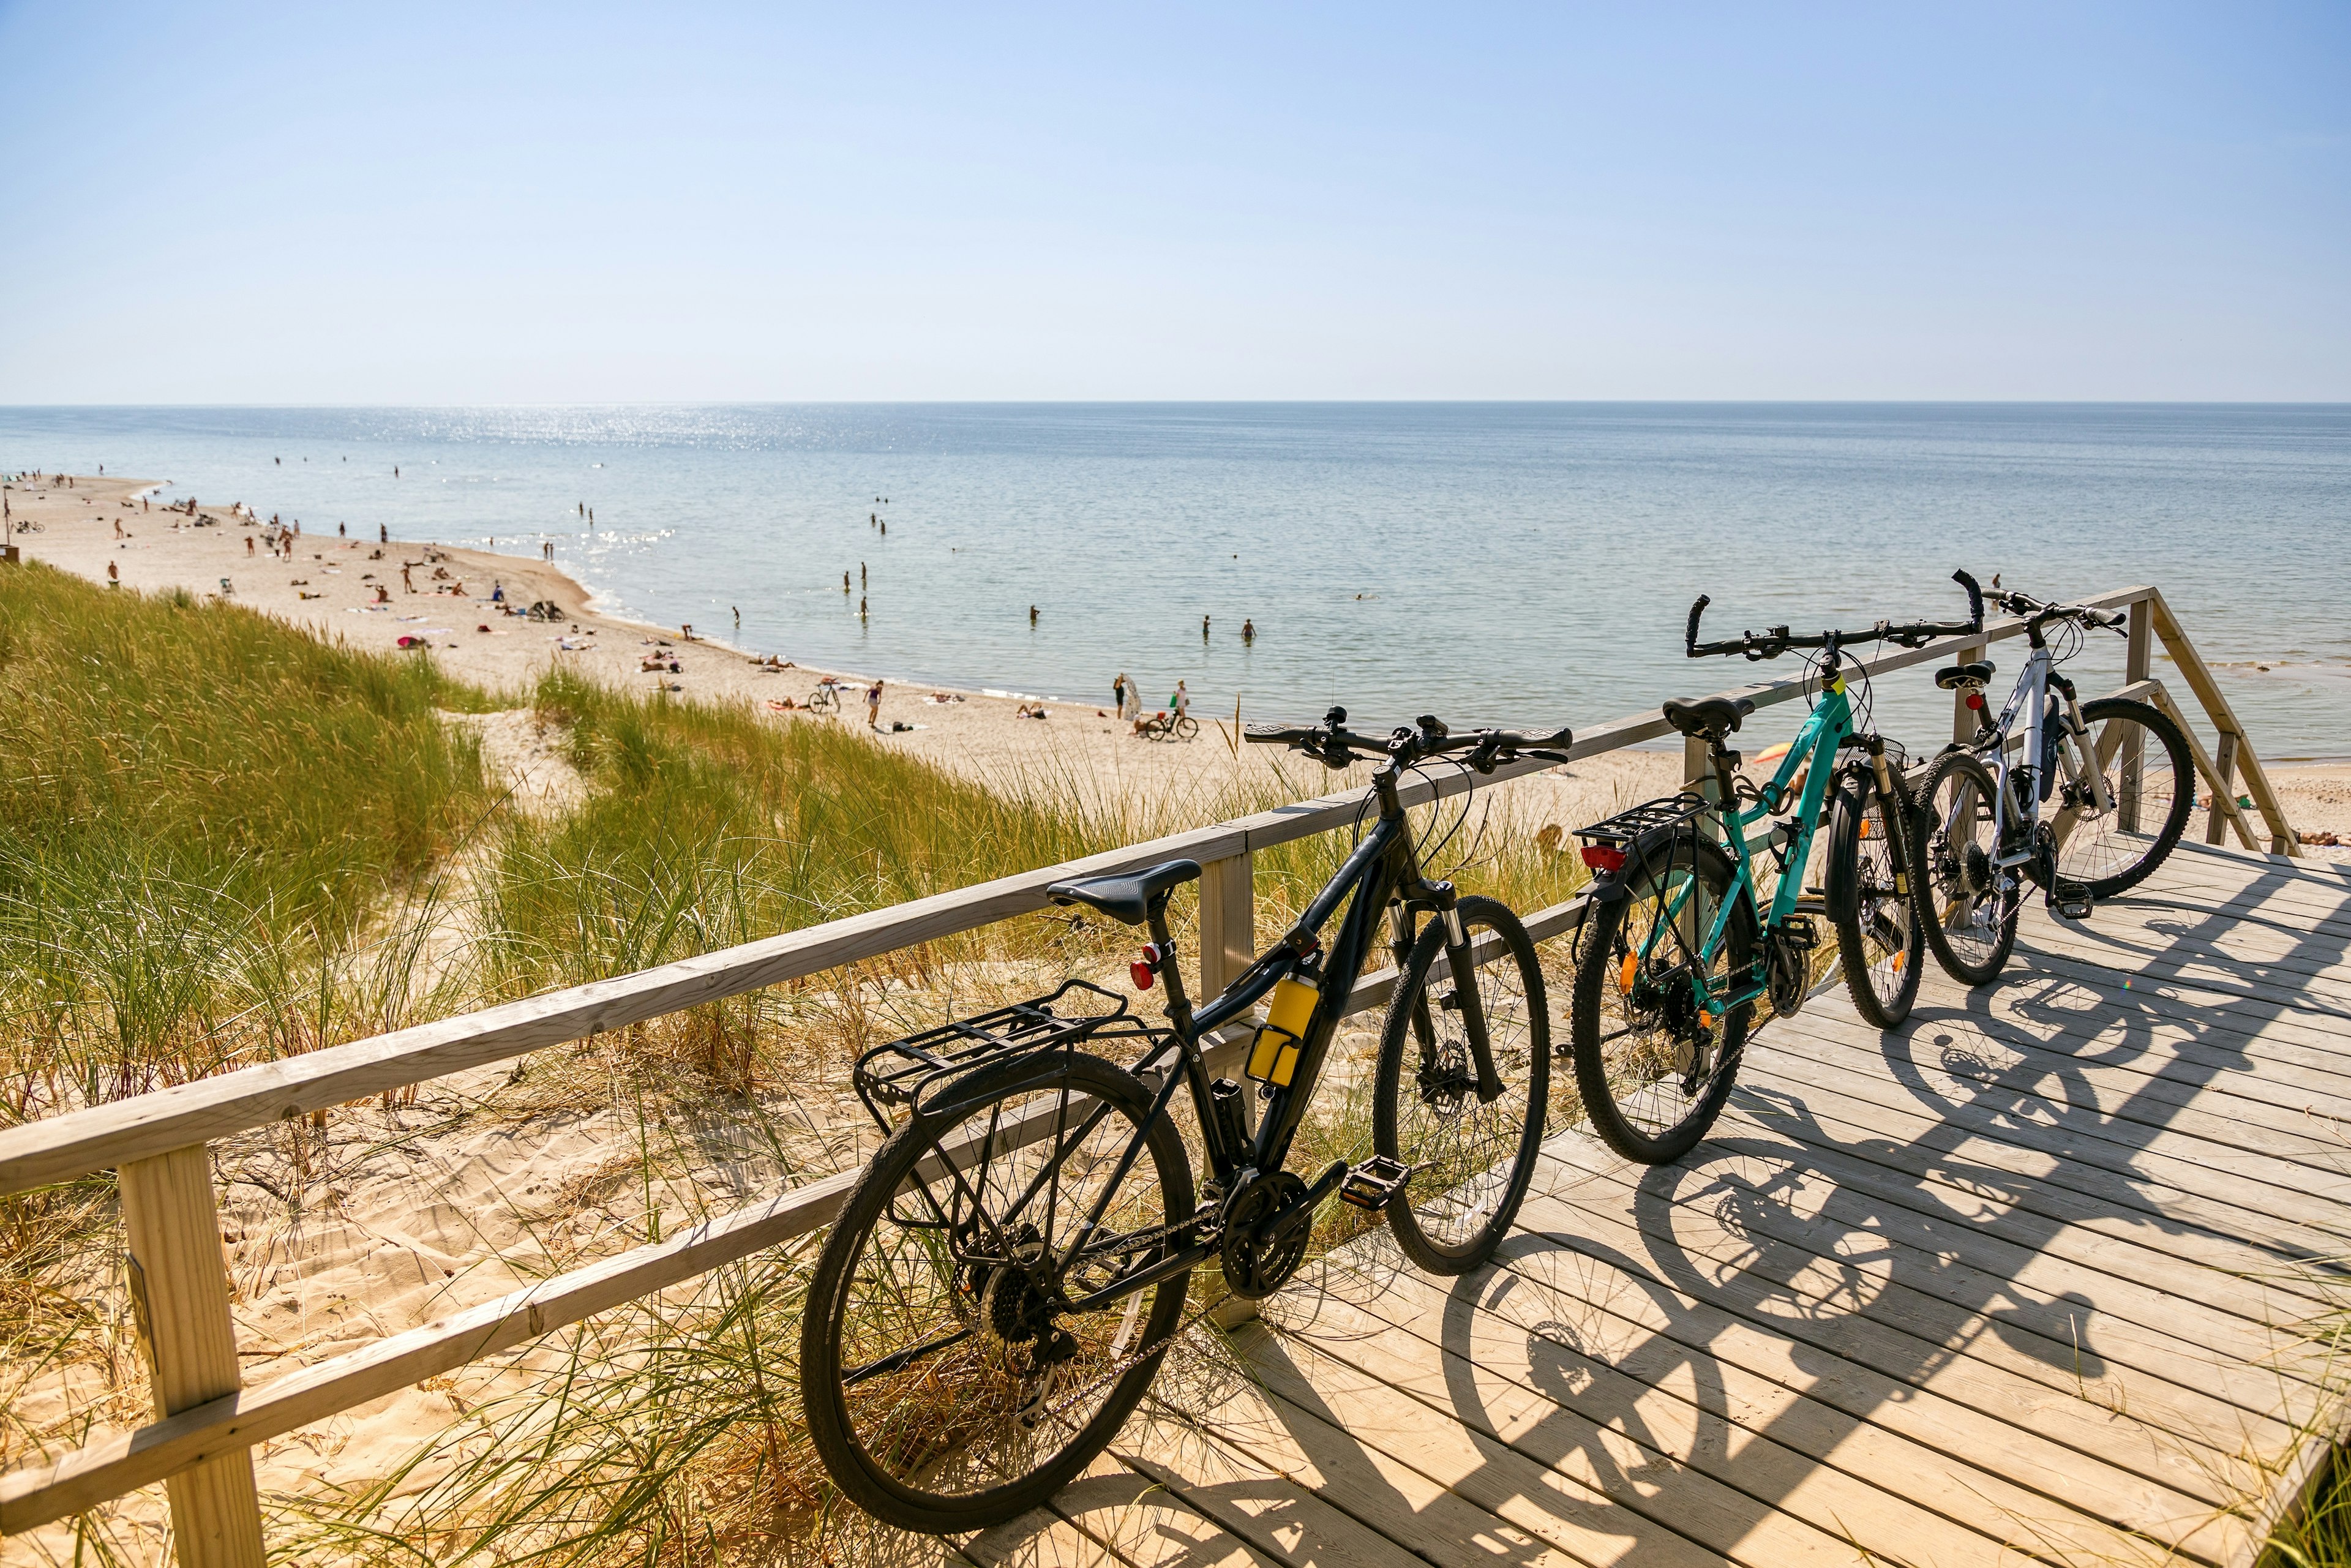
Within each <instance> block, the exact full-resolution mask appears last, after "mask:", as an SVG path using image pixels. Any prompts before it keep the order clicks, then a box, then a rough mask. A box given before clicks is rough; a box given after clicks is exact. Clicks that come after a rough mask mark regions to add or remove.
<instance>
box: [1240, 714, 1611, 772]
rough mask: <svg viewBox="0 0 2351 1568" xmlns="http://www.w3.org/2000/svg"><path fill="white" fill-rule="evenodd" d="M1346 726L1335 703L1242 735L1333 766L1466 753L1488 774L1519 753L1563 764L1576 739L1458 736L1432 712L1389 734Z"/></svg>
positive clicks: (1513, 732)
mask: <svg viewBox="0 0 2351 1568" xmlns="http://www.w3.org/2000/svg"><path fill="white" fill-rule="evenodd" d="M1346 725H1347V710H1346V709H1345V708H1343V707H1334V708H1332V710H1331V711H1330V712H1329V713H1327V714H1325V715H1324V716H1323V717H1322V723H1321V724H1319V725H1285V724H1252V725H1247V726H1244V727H1242V730H1241V737H1242V738H1243V739H1245V740H1248V741H1250V742H1252V743H1254V744H1256V745H1259V746H1290V747H1297V748H1298V749H1299V750H1301V751H1303V752H1304V753H1306V754H1307V755H1308V756H1309V757H1311V758H1314V759H1315V760H1316V761H1318V762H1320V763H1322V765H1323V766H1324V767H1326V768H1344V767H1346V766H1347V765H1348V764H1350V763H1352V762H1356V761H1371V760H1374V759H1379V758H1386V759H1388V760H1391V761H1394V762H1395V763H1396V764H1397V765H1398V766H1400V767H1407V768H1408V767H1410V766H1411V765H1412V764H1414V763H1416V762H1420V761H1425V760H1426V759H1427V758H1433V757H1449V756H1454V755H1457V754H1458V753H1461V752H1468V753H1470V754H1471V755H1470V756H1469V758H1468V764H1469V766H1470V767H1472V768H1476V769H1478V771H1479V772H1480V773H1490V772H1492V771H1493V770H1494V769H1495V768H1496V767H1498V766H1499V765H1500V764H1502V763H1505V762H1514V761H1516V760H1518V759H1519V758H1520V757H1539V758H1544V759H1545V760H1547V761H1552V762H1564V761H1566V760H1567V758H1565V757H1564V756H1562V755H1558V754H1557V753H1556V752H1555V751H1554V750H1553V749H1552V748H1554V747H1564V746H1567V745H1570V744H1572V743H1573V741H1574V739H1575V734H1574V732H1573V730H1571V729H1569V728H1568V727H1566V726H1564V725H1562V726H1561V727H1559V728H1558V729H1555V730H1553V731H1552V732H1551V733H1549V734H1547V735H1545V734H1538V733H1536V732H1535V731H1532V730H1523V729H1473V730H1469V731H1467V732H1465V733H1463V734H1460V735H1455V734H1453V733H1452V732H1451V731H1450V730H1449V729H1447V727H1446V726H1445V723H1444V721H1443V720H1441V719H1439V718H1437V716H1435V715H1434V714H1423V715H1421V716H1420V722H1419V725H1418V727H1414V726H1411V725H1398V726H1397V727H1395V729H1393V730H1391V731H1389V732H1388V733H1387V734H1386V735H1385V736H1373V735H1365V734H1363V733H1362V732H1361V731H1358V730H1352V729H1349V728H1347V727H1346Z"/></svg>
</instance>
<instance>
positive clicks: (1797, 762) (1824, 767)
mask: <svg viewBox="0 0 2351 1568" xmlns="http://www.w3.org/2000/svg"><path fill="white" fill-rule="evenodd" d="M1852 735H1853V701H1852V699H1851V698H1850V697H1848V696H1847V695H1845V687H1844V680H1843V678H1842V677H1832V678H1831V682H1830V684H1829V685H1828V688H1827V689H1826V690H1825V691H1824V692H1823V694H1822V697H1821V700H1820V701H1819V702H1818V703H1816V704H1814V705H1813V711H1812V713H1811V714H1810V715H1809V716H1806V718H1805V719H1804V723H1803V727H1802V728H1801V729H1799V730H1798V731H1797V732H1796V738H1795V741H1794V743H1793V744H1792V745H1791V746H1790V747H1788V754H1787V756H1785V757H1783V758H1781V759H1780V767H1779V768H1778V770H1777V771H1776V772H1774V773H1773V774H1772V775H1771V783H1770V784H1769V785H1768V786H1766V787H1765V789H1763V790H1762V792H1761V794H1762V798H1761V800H1758V801H1757V802H1756V804H1755V806H1754V808H1753V809H1752V810H1746V811H1741V810H1739V808H1738V804H1737V800H1736V798H1735V797H1734V796H1733V795H1732V793H1731V778H1730V775H1729V769H1728V768H1725V769H1723V770H1721V771H1720V772H1719V774H1718V777H1717V788H1718V789H1719V792H1720V793H1721V795H1722V800H1721V801H1720V802H1719V804H1718V805H1717V806H1716V808H1715V815H1716V817H1717V818H1718V820H1719V821H1720V823H1721V824H1722V827H1723V828H1724V830H1725V831H1724V834H1723V836H1724V838H1725V840H1726V841H1727V847H1728V848H1729V852H1730V857H1731V862H1732V864H1733V865H1734V866H1736V867H1737V870H1738V874H1739V883H1738V891H1737V892H1736V893H1734V894H1733V895H1732V896H1731V897H1729V898H1726V899H1724V900H1723V901H1722V907H1721V908H1719V909H1718V910H1716V911H1715V914H1714V921H1713V924H1712V925H1711V926H1710V927H1709V929H1708V932H1707V934H1706V937H1705V939H1704V940H1703V941H1702V942H1700V943H1699V944H1698V953H1697V955H1696V956H1697V959H1698V962H1697V964H1696V965H1695V967H1694V970H1693V975H1692V977H1693V978H1694V979H1696V980H1697V981H1698V984H1699V985H1700V986H1701V987H1702V988H1706V987H1708V981H1707V979H1706V972H1707V970H1708V967H1711V966H1712V964H1713V962H1714V958H1715V955H1717V954H1718V953H1719V952H1721V951H1722V944H1723V942H1724V940H1725V938H1726V936H1727V934H1728V932H1729V928H1730V918H1731V913H1732V911H1733V910H1735V909H1736V908H1737V907H1738V905H1739V900H1740V894H1744V895H1745V897H1746V900H1747V903H1748V904H1749V906H1750V907H1751V908H1752V909H1754V910H1755V912H1756V915H1757V916H1758V920H1759V924H1761V926H1762V927H1763V929H1764V930H1765V931H1766V932H1770V931H1772V930H1776V929H1777V928H1778V927H1780V926H1782V925H1785V924H1786V923H1787V921H1788V919H1789V917H1790V916H1791V915H1794V914H1795V913H1796V901H1797V900H1798V899H1799V898H1800V897H1801V896H1802V893H1803V881H1804V878H1803V868H1804V867H1805V866H1806V865H1808V864H1810V863H1811V861H1812V852H1813V835H1814V834H1815V833H1817V832H1819V831H1820V826H1821V807H1822V805H1823V802H1824V801H1825V800H1827V799H1828V790H1829V781H1830V779H1831V778H1832V777H1833V776H1834V771H1835V765H1836V755H1837V753H1838V752H1839V751H1840V750H1842V749H1843V748H1844V744H1845V742H1846V741H1847V740H1848V739H1850V738H1851V737H1852ZM1799 768H1805V769H1808V771H1807V772H1806V773H1805V776H1804V788H1803V789H1802V793H1801V795H1800V798H1799V799H1798V800H1797V802H1796V815H1795V823H1796V836H1795V838H1794V840H1793V841H1792V842H1791V843H1790V845H1789V846H1788V847H1789V855H1788V859H1787V861H1786V862H1785V864H1786V866H1787V867H1788V868H1789V869H1788V870H1787V871H1786V872H1784V873H1782V876H1781V878H1780V885H1779V886H1778V888H1776V889H1775V890H1773V892H1772V894H1771V911H1770V913H1769V915H1765V913H1764V910H1763V906H1762V899H1761V895H1760V894H1757V892H1756V890H1755V850H1754V847H1753V846H1752V845H1750V843H1749V841H1748V837H1747V830H1748V829H1749V828H1750V827H1751V826H1753V825H1754V824H1755V823H1757V822H1759V821H1762V820H1763V819H1765V818H1766V817H1769V816H1771V815H1772V808H1773V807H1775V806H1784V805H1785V804H1786V800H1787V792H1788V786H1789V784H1790V782H1791V781H1792V780H1793V779H1794V778H1795V777H1796V772H1797V769H1799ZM1697 885H1698V883H1697V882H1696V880H1695V879H1692V880H1691V881H1690V882H1689V883H1686V884H1685V885H1684V886H1683V887H1682V889H1681V891H1680V892H1678V893H1677V894H1674V896H1673V898H1672V899H1671V900H1670V901H1669V902H1668V904H1667V912H1666V913H1667V918H1666V919H1664V920H1661V921H1659V922H1657V924H1656V925H1654V926H1652V927H1651V928H1650V931H1649V934H1648V936H1646V938H1644V939H1643V942H1642V945H1641V957H1642V960H1643V961H1644V962H1645V963H1646V961H1647V959H1648V957H1649V956H1650V954H1651V953H1652V952H1654V951H1655V949H1656V942H1657V939H1658V937H1659V936H1660V935H1662V934H1663V933H1664V932H1665V931H1667V930H1668V929H1670V928H1672V927H1673V926H1674V925H1677V924H1678V922H1679V918H1680V915H1681V912H1682V909H1683V907H1684V905H1685V904H1687V902H1688V900H1689V898H1690V896H1691V894H1692V893H1693V892H1694V890H1695V889H1696V887H1697ZM1766 989H1767V988H1766V986H1765V985H1764V983H1763V982H1762V981H1761V979H1759V978H1757V977H1753V976H1750V977H1748V979H1747V982H1746V987H1745V988H1744V989H1741V990H1740V991H1738V992H1737V993H1736V994H1735V995H1732V996H1729V997H1725V998H1715V997H1713V996H1712V995H1711V994H1710V988H1709V989H1708V994H1707V995H1706V996H1704V998H1702V999H1703V1000H1704V1001H1705V1002H1706V1004H1707V1010H1708V1011H1709V1012H1715V1013H1725V1012H1729V1010H1730V1009H1733V1008H1735V1007H1739V1006H1740V1005H1742V1004H1744V1003H1747V1002H1750V1001H1753V1000H1754V999H1756V998H1759V997H1761V996H1762V995H1763V994H1764V991H1765V990H1766Z"/></svg>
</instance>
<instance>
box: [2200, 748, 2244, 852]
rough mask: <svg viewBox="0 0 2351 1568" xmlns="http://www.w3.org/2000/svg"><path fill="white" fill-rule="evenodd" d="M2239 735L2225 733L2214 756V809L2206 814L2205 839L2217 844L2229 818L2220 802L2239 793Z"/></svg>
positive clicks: (2234, 797) (2207, 841)
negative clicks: (2237, 780) (2237, 781)
mask: <svg viewBox="0 0 2351 1568" xmlns="http://www.w3.org/2000/svg"><path fill="white" fill-rule="evenodd" d="M2236 779H2237V736H2236V732H2235V731H2233V730H2231V731H2227V732H2225V733H2223V734H2222V735H2221V737H2220V747H2218V748H2217V749H2216V750H2215V752H2214V753H2213V757H2212V788H2213V790H2214V794H2213V797H2212V809H2211V810H2210V811H2207V812H2206V813H2205V814H2204V841H2205V842H2206V843H2208V844H2217V843H2219V842H2220V840H2221V837H2222V835H2223V834H2224V833H2225V832H2226V831H2227V823H2228V818H2227V816H2226V815H2224V814H2223V813H2222V810H2221V808H2220V802H2221V801H2222V800H2235V799H2236V795H2237V784H2236Z"/></svg>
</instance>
